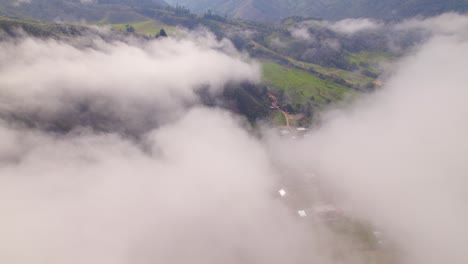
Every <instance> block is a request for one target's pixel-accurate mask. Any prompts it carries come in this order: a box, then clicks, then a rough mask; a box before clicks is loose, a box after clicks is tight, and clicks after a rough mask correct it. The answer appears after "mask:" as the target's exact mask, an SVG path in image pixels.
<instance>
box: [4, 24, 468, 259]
mask: <svg viewBox="0 0 468 264" xmlns="http://www.w3.org/2000/svg"><path fill="white" fill-rule="evenodd" d="M1 47H2V50H3V51H4V52H2V54H1V55H0V86H1V87H2V90H1V92H0V98H1V99H0V100H1V101H0V107H1V113H2V114H1V115H0V119H1V121H0V146H1V147H0V211H2V212H3V214H2V219H1V220H0V233H1V234H2V235H1V236H0V262H2V263H18V264H23V263H31V262H43V263H51V264H54V263H64V262H66V263H71V264H75V263H76V264H79V263H90V264H93V263H116V264H127V263H143V264H144V263H187V262H191V263H214V262H223V263H239V262H252V263H268V264H271V263H286V262H291V263H324V264H329V263H339V261H343V258H344V259H346V261H347V263H362V262H364V260H366V259H369V258H370V257H371V256H370V255H375V256H376V257H377V258H378V259H377V260H378V261H383V260H382V259H380V257H382V258H384V256H386V252H385V251H386V250H388V251H390V253H391V254H390V255H391V256H393V257H395V258H396V259H397V261H396V262H397V263H413V264H423V263H424V264H432V263H434V264H435V263H444V262H447V263H466V262H467V260H468V256H467V254H466V250H465V247H466V239H467V237H468V229H467V228H466V224H465V223H466V222H467V220H468V219H467V218H468V212H467V211H466V209H465V207H466V206H465V202H466V200H467V198H468V197H467V194H466V187H467V184H468V182H467V180H466V177H465V174H466V171H467V169H468V168H467V163H466V159H465V157H466V156H467V154H468V139H467V138H466V134H467V133H468V126H467V125H466V122H464V121H465V119H466V118H465V117H466V116H467V114H468V107H467V105H466V102H465V98H467V95H468V94H467V93H468V90H466V87H465V86H466V85H465V84H466V83H468V79H467V75H466V74H465V72H464V68H465V67H464V65H465V63H466V61H467V60H468V57H467V56H468V54H467V53H466V52H465V51H466V50H467V49H468V41H467V39H466V38H463V37H460V36H459V34H458V33H457V32H455V31H454V34H453V35H446V34H442V36H439V34H436V33H435V36H434V37H433V38H432V39H431V40H430V41H429V42H427V43H426V44H424V46H422V47H421V48H419V49H418V51H417V52H416V53H414V54H411V55H410V56H408V57H406V58H405V59H403V60H402V61H401V62H400V63H399V65H398V70H397V71H396V72H395V73H394V74H393V75H392V76H391V77H390V78H389V79H388V80H386V84H385V87H384V88H383V89H382V90H379V91H377V92H376V93H375V94H372V95H368V96H366V97H364V98H361V99H360V100H359V101H358V102H356V103H355V104H354V105H352V106H349V107H348V108H347V109H343V110H335V111H331V112H329V113H327V114H324V116H323V120H322V122H321V123H320V126H318V127H316V128H314V129H313V131H312V132H310V134H309V136H308V137H307V138H306V139H303V140H298V141H295V142H294V141H293V142H292V141H291V140H286V139H284V138H283V139H280V138H277V137H271V138H270V137H267V135H262V137H260V138H259V136H258V134H255V135H253V134H252V133H249V130H250V129H251V128H250V127H249V126H248V125H247V124H246V123H244V121H243V120H242V119H241V118H240V117H238V116H236V115H234V114H232V113H228V112H227V111H224V110H221V109H217V108H206V107H203V106H201V105H200V104H199V103H198V99H197V96H196V91H197V89H199V88H200V87H201V88H206V89H208V91H209V92H210V93H212V94H214V95H216V94H219V93H221V92H222V88H223V86H224V85H226V84H228V83H230V82H243V81H251V82H255V81H258V80H259V78H260V76H259V67H258V65H256V64H255V63H253V64H252V63H248V62H246V60H245V59H244V58H242V56H243V54H239V53H237V52H236V51H235V50H234V49H233V48H232V45H231V44H230V43H229V42H228V41H226V40H224V41H216V38H215V37H214V36H213V35H210V34H208V35H206V34H205V33H200V32H197V33H193V32H192V33H190V32H188V33H187V34H186V38H184V39H181V40H177V39H164V40H155V41H143V42H142V41H139V40H135V39H128V40H125V41H117V40H115V41H105V40H102V39H99V38H95V37H92V38H91V39H87V40H86V41H82V42H80V41H78V42H77V43H68V42H64V41H56V40H37V39H31V38H26V39H21V40H12V41H11V42H2V43H1ZM161 120H163V121H162V122H161ZM153 122H156V123H153ZM51 123H52V124H54V125H55V126H58V127H63V126H69V127H71V128H72V129H71V130H70V131H66V133H64V132H63V131H59V132H57V130H52V131H51V130H50V129H44V127H43V126H47V125H48V124H51ZM102 123H105V125H104V127H105V128H106V129H99V128H100V126H102ZM122 128H123V129H135V130H136V131H137V133H135V134H137V135H138V138H136V139H135V138H131V137H129V136H128V133H121V131H120V130H121V129H122ZM268 133H271V131H269V132H267V133H266V134H268ZM305 172H307V175H310V174H311V172H314V173H315V175H317V177H315V178H312V181H309V180H311V179H310V178H309V176H307V177H305V174H306V173H305ZM306 180H307V183H308V184H302V183H303V182H304V181H306ZM296 181H297V182H299V184H297V183H296V185H299V187H297V186H296V188H292V187H291V188H287V187H284V186H283V185H287V184H291V182H293V183H294V182H296ZM282 187H284V188H286V190H287V193H288V195H289V194H291V196H289V197H288V199H291V200H286V202H284V200H280V197H278V195H277V194H276V192H277V190H278V189H280V188H282ZM317 189H320V190H319V191H321V192H325V195H323V196H322V195H318V196H315V193H316V191H317ZM311 197H312V198H311ZM309 198H310V199H309ZM309 202H311V203H310V204H309ZM324 202H326V203H332V204H336V205H337V206H339V207H342V208H351V209H352V210H344V211H345V212H346V213H347V214H349V216H350V218H351V220H350V219H344V220H343V222H341V221H338V222H337V226H338V228H333V225H332V227H331V228H329V226H327V224H324V222H323V221H315V220H317V219H319V218H316V217H314V214H313V212H314V208H315V207H314V206H315V205H318V204H320V203H324ZM306 203H307V204H306ZM299 209H305V212H307V213H308V215H309V216H310V218H309V217H306V218H304V219H302V218H299V217H298V216H297V210H299ZM315 209H316V208H315ZM310 219H313V220H310ZM309 220H310V221H309ZM354 222H364V223H365V222H370V223H371V225H370V227H368V229H370V230H368V231H372V230H374V229H376V228H378V229H379V230H381V231H382V232H383V234H384V237H386V238H388V241H390V242H393V243H390V242H389V243H387V244H386V243H384V244H383V245H380V246H379V245H375V248H373V249H371V250H370V253H369V251H365V250H362V249H361V248H360V247H361V246H362V243H360V242H361V236H362V232H361V230H362V229H357V228H356V226H357V225H356V224H354ZM340 224H343V225H340ZM348 224H349V225H348ZM335 227H336V226H335ZM354 228H356V230H354ZM349 229H351V230H349ZM343 230H344V231H343ZM341 231H343V232H341ZM348 231H349V232H348ZM349 236H351V237H349ZM364 239H365V238H364ZM393 245H395V246H393ZM382 248H383V249H382ZM395 248H396V249H395ZM374 253H375V254H374Z"/></svg>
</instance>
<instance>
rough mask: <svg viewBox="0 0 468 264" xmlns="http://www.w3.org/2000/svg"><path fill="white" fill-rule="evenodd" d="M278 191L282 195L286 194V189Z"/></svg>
mask: <svg viewBox="0 0 468 264" xmlns="http://www.w3.org/2000/svg"><path fill="white" fill-rule="evenodd" d="M278 192H279V194H280V195H281V196H286V191H285V190H284V189H281V190H279V191H278Z"/></svg>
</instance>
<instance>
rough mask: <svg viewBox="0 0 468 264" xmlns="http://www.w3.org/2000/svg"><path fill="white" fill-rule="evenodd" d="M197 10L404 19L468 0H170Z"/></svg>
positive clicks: (268, 16)
mask: <svg viewBox="0 0 468 264" xmlns="http://www.w3.org/2000/svg"><path fill="white" fill-rule="evenodd" d="M168 2H169V3H171V4H182V5H185V6H187V7H188V8H190V9H192V10H193V11H194V12H199V13H200V12H205V11H207V10H208V9H211V10H213V11H214V12H216V13H219V14H222V15H224V14H226V15H228V16H231V17H235V18H242V19H249V20H279V19H281V18H284V17H288V16H293V15H302V16H312V17H319V18H324V19H331V20H337V19H343V18H350V17H371V18H379V19H401V18H407V17H412V16H418V15H420V16H430V15H437V14H440V13H443V12H448V11H456V12H466V11H468V0H410V1H407V0H386V1H377V0H270V1H267V0H168Z"/></svg>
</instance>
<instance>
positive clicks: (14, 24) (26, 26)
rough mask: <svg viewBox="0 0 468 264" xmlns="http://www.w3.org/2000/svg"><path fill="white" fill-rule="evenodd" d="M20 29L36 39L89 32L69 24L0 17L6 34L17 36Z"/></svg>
mask: <svg viewBox="0 0 468 264" xmlns="http://www.w3.org/2000/svg"><path fill="white" fill-rule="evenodd" d="M20 28H21V29H22V30H24V31H25V32H26V33H28V34H30V35H32V36H35V37H52V38H61V37H73V36H79V35H81V34H82V32H83V31H86V30H89V29H88V28H86V27H82V26H75V25H69V24H54V23H42V22H36V21H29V20H18V19H11V18H6V17H0V30H1V31H3V32H4V33H7V34H9V35H13V36H15V35H17V34H18V29H20Z"/></svg>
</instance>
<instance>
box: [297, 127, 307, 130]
mask: <svg viewBox="0 0 468 264" xmlns="http://www.w3.org/2000/svg"><path fill="white" fill-rule="evenodd" d="M306 130H307V128H305V127H298V128H297V131H306Z"/></svg>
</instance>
